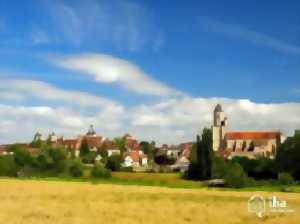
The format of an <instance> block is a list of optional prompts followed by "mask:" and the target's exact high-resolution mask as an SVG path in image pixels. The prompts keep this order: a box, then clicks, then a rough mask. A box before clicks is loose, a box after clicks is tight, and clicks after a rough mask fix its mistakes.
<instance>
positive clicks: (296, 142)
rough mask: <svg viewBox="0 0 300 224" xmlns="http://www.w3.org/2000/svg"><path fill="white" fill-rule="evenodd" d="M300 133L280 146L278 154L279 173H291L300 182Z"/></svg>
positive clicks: (276, 159) (276, 160)
mask: <svg viewBox="0 0 300 224" xmlns="http://www.w3.org/2000/svg"><path fill="white" fill-rule="evenodd" d="M299 161H300V133H297V132H295V134H294V136H293V137H288V138H287V139H286V140H285V141H284V142H283V143H282V144H280V145H279V147H278V150H277V153H276V158H275V162H276V166H277V169H278V171H279V172H287V173H290V174H291V175H292V176H293V177H294V178H295V179H296V180H300V163H299Z"/></svg>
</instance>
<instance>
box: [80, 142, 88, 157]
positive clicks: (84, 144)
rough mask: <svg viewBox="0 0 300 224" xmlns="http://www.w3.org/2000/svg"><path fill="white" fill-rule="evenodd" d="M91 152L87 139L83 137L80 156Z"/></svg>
mask: <svg viewBox="0 0 300 224" xmlns="http://www.w3.org/2000/svg"><path fill="white" fill-rule="evenodd" d="M89 152H90V148H89V145H88V142H87V140H86V139H83V140H82V143H81V146H80V152H79V156H80V157H84V156H86V155H88V154H89Z"/></svg>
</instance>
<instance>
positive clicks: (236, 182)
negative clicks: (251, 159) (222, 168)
mask: <svg viewBox="0 0 300 224" xmlns="http://www.w3.org/2000/svg"><path fill="white" fill-rule="evenodd" d="M224 179H225V186H227V187H234V188H241V187H244V186H246V184H247V179H248V178H247V175H246V174H245V172H244V170H243V168H242V167H241V166H240V165H239V164H238V163H228V164H227V166H226V174H225V177H224Z"/></svg>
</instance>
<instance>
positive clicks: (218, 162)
mask: <svg viewBox="0 0 300 224" xmlns="http://www.w3.org/2000/svg"><path fill="white" fill-rule="evenodd" d="M212 161H213V163H212V178H213V179H219V178H224V177H225V175H226V166H227V164H226V161H225V160H224V159H223V158H221V157H218V156H214V157H213V160H212Z"/></svg>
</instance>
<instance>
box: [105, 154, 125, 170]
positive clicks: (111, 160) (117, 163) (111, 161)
mask: <svg viewBox="0 0 300 224" xmlns="http://www.w3.org/2000/svg"><path fill="white" fill-rule="evenodd" d="M122 162H123V160H122V157H121V156H120V155H112V156H110V157H108V160H107V163H106V168H107V169H110V170H111V171H120V170H121V163H122Z"/></svg>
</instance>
